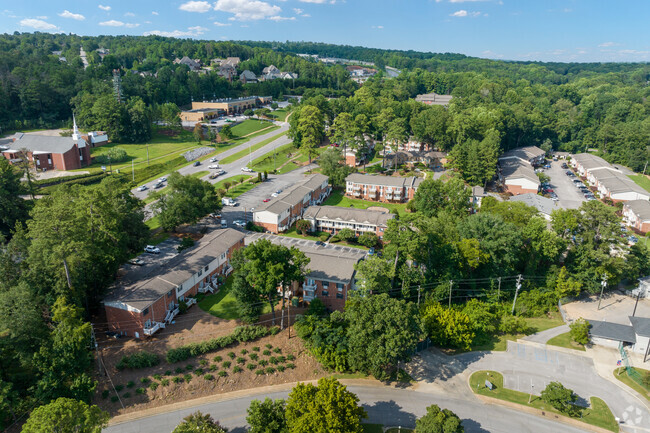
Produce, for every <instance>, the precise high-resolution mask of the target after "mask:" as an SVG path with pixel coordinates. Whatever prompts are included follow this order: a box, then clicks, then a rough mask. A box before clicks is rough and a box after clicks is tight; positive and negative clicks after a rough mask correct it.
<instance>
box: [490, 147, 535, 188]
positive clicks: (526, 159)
mask: <svg viewBox="0 0 650 433" xmlns="http://www.w3.org/2000/svg"><path fill="white" fill-rule="evenodd" d="M544 154H545V152H544V151H543V150H542V149H540V148H539V147H536V146H525V147H519V148H516V149H512V150H509V151H508V152H505V153H504V154H502V155H501V156H499V171H498V177H499V181H500V182H501V183H502V184H503V186H504V188H505V189H506V190H507V191H508V192H509V193H511V194H513V195H519V194H527V193H535V194H536V193H537V191H539V187H540V186H541V182H540V180H539V177H537V173H535V168H534V167H535V166H536V165H538V164H541V163H542V162H543V161H544Z"/></svg>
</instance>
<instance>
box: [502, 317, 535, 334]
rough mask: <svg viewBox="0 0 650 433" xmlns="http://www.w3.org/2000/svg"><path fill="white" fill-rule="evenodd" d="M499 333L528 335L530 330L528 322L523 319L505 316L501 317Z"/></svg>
mask: <svg viewBox="0 0 650 433" xmlns="http://www.w3.org/2000/svg"><path fill="white" fill-rule="evenodd" d="M499 331H501V332H503V333H504V334H528V333H529V328H528V324H527V323H526V321H525V320H524V319H522V318H521V317H518V316H511V315H509V314H504V315H503V316H501V323H500V324H499Z"/></svg>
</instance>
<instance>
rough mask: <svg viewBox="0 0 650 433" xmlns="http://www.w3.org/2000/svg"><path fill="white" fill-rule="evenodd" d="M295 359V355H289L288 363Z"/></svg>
mask: <svg viewBox="0 0 650 433" xmlns="http://www.w3.org/2000/svg"><path fill="white" fill-rule="evenodd" d="M294 359H296V357H295V356H293V354H290V355H287V361H293V360H294Z"/></svg>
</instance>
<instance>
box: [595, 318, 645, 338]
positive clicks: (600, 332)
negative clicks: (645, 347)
mask: <svg viewBox="0 0 650 433" xmlns="http://www.w3.org/2000/svg"><path fill="white" fill-rule="evenodd" d="M589 324H590V325H591V328H590V329H589V334H591V336H592V337H600V338H606V339H608V340H614V341H623V342H626V343H636V336H635V335H634V328H632V327H631V326H629V325H620V324H618V323H611V322H601V321H600V320H590V321H589Z"/></svg>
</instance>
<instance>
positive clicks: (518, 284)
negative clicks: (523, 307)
mask: <svg viewBox="0 0 650 433" xmlns="http://www.w3.org/2000/svg"><path fill="white" fill-rule="evenodd" d="M522 279H523V278H522V276H521V274H519V275H518V276H517V289H516V290H515V299H514V301H512V311H511V312H510V314H515V305H516V304H517V295H518V294H519V290H520V289H521V280H522Z"/></svg>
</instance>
